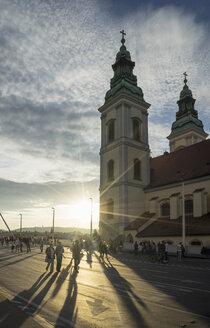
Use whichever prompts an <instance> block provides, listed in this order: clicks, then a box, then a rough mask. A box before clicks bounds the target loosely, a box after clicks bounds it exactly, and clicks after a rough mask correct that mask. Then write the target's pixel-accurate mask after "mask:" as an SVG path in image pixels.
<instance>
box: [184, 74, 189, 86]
mask: <svg viewBox="0 0 210 328" xmlns="http://www.w3.org/2000/svg"><path fill="white" fill-rule="evenodd" d="M183 75H184V83H185V84H186V83H187V76H188V75H187V73H186V72H184V73H183Z"/></svg>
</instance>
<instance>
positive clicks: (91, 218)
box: [90, 197, 93, 239]
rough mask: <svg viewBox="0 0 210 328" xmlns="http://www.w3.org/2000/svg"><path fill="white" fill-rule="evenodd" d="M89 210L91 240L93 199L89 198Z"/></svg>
mask: <svg viewBox="0 0 210 328" xmlns="http://www.w3.org/2000/svg"><path fill="white" fill-rule="evenodd" d="M90 201H91V210H90V238H91V239H92V229H93V198H92V197H91V198H90Z"/></svg>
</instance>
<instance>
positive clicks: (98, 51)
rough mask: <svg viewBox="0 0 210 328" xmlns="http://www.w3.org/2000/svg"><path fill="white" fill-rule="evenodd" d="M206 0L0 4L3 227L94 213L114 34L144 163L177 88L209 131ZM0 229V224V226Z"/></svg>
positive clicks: (161, 142)
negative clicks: (140, 116) (144, 134)
mask: <svg viewBox="0 0 210 328" xmlns="http://www.w3.org/2000/svg"><path fill="white" fill-rule="evenodd" d="M209 18H210V2H209V1H208V0H200V1H191V0H189V1H188V0H185V1H178V0H177V1H173V0H172V1H158V0H154V1H141V0H138V1H137V0H136V1H135V0H133V1H132V0H130V1H125V0H121V1H117V0H115V1H114V0H112V1H111V0H106V1H102V0H59V1H56V0H45V1H44V0H36V1H32V0H0V144H1V147H0V213H2V215H3V216H4V218H5V220H6V221H7V223H8V225H9V227H10V228H11V229H13V228H18V227H19V221H20V215H19V214H20V213H21V214H22V217H23V226H24V227H29V226H33V227H34V226H37V227H38V226H45V227H46V226H51V225H52V215H53V210H52V207H54V208H55V225H57V226H66V227H84V228H89V226H90V214H91V200H90V198H92V199H93V227H94V228H98V217H99V214H98V213H99V178H100V176H99V172H100V167H99V151H100V140H101V136H100V133H101V132H100V128H101V127H100V124H101V123H100V114H99V112H98V108H99V107H100V106H102V105H103V103H104V96H105V93H106V91H108V89H109V85H110V79H111V78H112V77H113V71H112V67H111V65H112V64H114V62H115V57H116V54H117V52H118V51H119V48H120V45H121V44H120V39H121V35H120V31H121V30H122V29H124V30H125V32H126V37H125V38H126V43H125V45H126V47H127V49H128V50H129V51H130V53H131V59H132V60H133V61H135V68H134V74H135V75H137V79H138V86H140V87H141V88H142V90H143V92H144V99H145V101H147V102H148V103H150V104H151V107H150V109H149V144H150V149H151V155H152V157H154V156H158V155H161V154H162V153H163V152H164V151H166V150H169V143H168V139H167V136H168V135H169V134H170V130H171V125H172V123H173V121H174V120H175V113H176V111H177V109H178V107H177V104H176V102H177V100H178V99H179V94H180V91H181V90H182V88H183V72H185V71H186V72H187V74H188V86H189V88H190V89H191V90H192V93H193V97H194V98H195V99H196V103H195V108H196V109H197V110H198V115H199V119H201V120H202V122H203V124H204V130H205V132H207V133H209V134H210V119H209V117H210V115H209V113H210V93H209V85H210V74H209V73H210V66H209V63H210V43H209V34H210V19H209ZM0 228H5V226H4V224H3V222H0Z"/></svg>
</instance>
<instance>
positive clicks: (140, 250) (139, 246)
mask: <svg viewBox="0 0 210 328" xmlns="http://www.w3.org/2000/svg"><path fill="white" fill-rule="evenodd" d="M142 249H143V247H142V243H141V242H140V243H139V244H138V254H139V256H141V255H142Z"/></svg>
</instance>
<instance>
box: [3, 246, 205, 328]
mask: <svg viewBox="0 0 210 328" xmlns="http://www.w3.org/2000/svg"><path fill="white" fill-rule="evenodd" d="M44 259H45V254H44V253H42V254H41V253H40V250H39V248H38V247H35V248H33V249H32V252H31V253H30V254H26V253H25V251H24V252H23V253H19V254H12V253H11V250H10V248H6V247H2V248H1V249H0V297H1V298H0V302H1V304H0V327H2V328H4V327H5V328H6V327H7V328H8V327H11V323H12V328H16V327H32V323H31V324H30V323H28V325H27V322H29V321H28V320H29V319H31V320H33V324H34V327H46V328H50V327H56V328H59V327H60V328H62V327H82V328H83V327H84V328H86V327H87V328H99V327H102V328H103V327H109V328H110V327H113V328H115V327H116V328H124V327H129V328H133V327H141V328H164V327H165V328H166V327H167V328H173V327H174V328H175V327H195V328H209V327H210V279H209V277H210V260H209V259H194V258H184V259H183V260H182V262H181V263H179V262H178V261H177V258H176V257H171V258H170V261H169V263H168V264H162V263H151V262H150V261H149V260H148V259H141V258H139V257H137V256H135V255H134V254H131V253H120V254H116V256H114V257H113V256H109V257H108V260H107V259H106V258H105V259H104V261H101V260H100V258H99V254H98V252H93V255H92V256H90V255H89V254H86V252H84V254H83V257H82V259H81V262H80V268H79V273H77V272H76V271H74V267H73V263H72V254H71V252H70V251H69V249H67V248H65V258H64V259H63V263H62V268H61V272H59V273H58V272H56V271H55V272H53V273H52V274H50V273H49V272H46V271H45V267H46V263H45V262H44ZM8 302H9V303H8ZM6 304H7V306H6ZM8 304H10V305H11V306H8ZM14 311H15V312H14ZM19 312H21V315H17V314H18V313H19Z"/></svg>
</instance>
